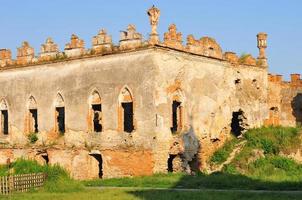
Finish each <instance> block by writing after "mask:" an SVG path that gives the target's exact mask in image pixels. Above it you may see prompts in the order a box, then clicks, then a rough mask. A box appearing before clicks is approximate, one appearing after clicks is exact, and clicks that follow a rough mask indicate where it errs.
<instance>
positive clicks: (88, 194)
mask: <svg viewBox="0 0 302 200" xmlns="http://www.w3.org/2000/svg"><path fill="white" fill-rule="evenodd" d="M0 199H3V200H41V199H43V200H54V199H56V200H83V199H85V200H100V199H106V200H107V199H110V200H121V199H123V200H140V199H144V200H153V199H156V200H169V199H173V200H177V199H190V200H195V199H203V200H216V199H217V200H221V199H224V200H235V199H242V200H252V199H253V200H276V199H278V200H298V199H299V200H300V199H302V194H301V193H300V194H295V193H294V194H276V193H244V192H234V191H230V192H229V191H225V192H217V191H215V192H212V191H200V192H191V191H190V192H184V191H169V190H123V189H114V190H113V189H104V190H96V189H91V190H84V191H81V192H71V193H50V192H40V193H23V194H15V195H13V196H11V197H4V196H0Z"/></svg>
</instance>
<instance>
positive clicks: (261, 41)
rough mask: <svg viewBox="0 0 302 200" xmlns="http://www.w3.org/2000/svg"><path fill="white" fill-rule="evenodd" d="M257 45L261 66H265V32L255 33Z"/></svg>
mask: <svg viewBox="0 0 302 200" xmlns="http://www.w3.org/2000/svg"><path fill="white" fill-rule="evenodd" d="M257 47H258V48H259V57H258V60H259V61H260V65H261V66H263V67H267V66H268V65H267V57H266V54H265V49H266V47H267V34H266V33H258V34H257Z"/></svg>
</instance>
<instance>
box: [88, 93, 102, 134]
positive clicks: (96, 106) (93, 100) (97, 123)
mask: <svg viewBox="0 0 302 200" xmlns="http://www.w3.org/2000/svg"><path fill="white" fill-rule="evenodd" d="M89 103H90V105H89V106H90V110H89V120H90V121H89V127H91V130H92V131H93V132H102V131H103V124H102V101H101V97H100V94H99V93H98V92H97V91H96V90H94V91H93V92H92V94H91V96H90V98H89Z"/></svg>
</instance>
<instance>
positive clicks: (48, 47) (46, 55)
mask: <svg viewBox="0 0 302 200" xmlns="http://www.w3.org/2000/svg"><path fill="white" fill-rule="evenodd" d="M58 53H59V48H58V45H57V44H55V43H54V41H53V40H52V38H50V37H49V38H47V40H46V42H45V43H44V44H42V45H41V52H40V57H39V61H49V60H52V59H54V58H56V57H57V56H58Z"/></svg>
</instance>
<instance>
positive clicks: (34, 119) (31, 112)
mask: <svg viewBox="0 0 302 200" xmlns="http://www.w3.org/2000/svg"><path fill="white" fill-rule="evenodd" d="M28 132H29V133H33V132H35V133H38V132H39V129H38V109H37V102H36V100H35V98H34V97H33V96H31V97H30V98H29V103H28Z"/></svg>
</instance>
